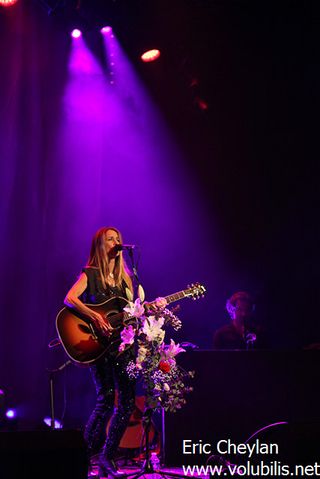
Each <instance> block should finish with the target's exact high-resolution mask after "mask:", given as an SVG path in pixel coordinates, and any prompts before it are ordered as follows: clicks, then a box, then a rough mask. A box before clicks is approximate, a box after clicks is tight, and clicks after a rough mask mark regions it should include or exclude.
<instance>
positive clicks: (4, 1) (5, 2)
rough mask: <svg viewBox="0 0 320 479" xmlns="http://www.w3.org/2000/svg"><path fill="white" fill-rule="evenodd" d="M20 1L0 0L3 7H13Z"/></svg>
mask: <svg viewBox="0 0 320 479" xmlns="http://www.w3.org/2000/svg"><path fill="white" fill-rule="evenodd" d="M17 1H18V0H0V6H2V7H11V6H12V5H14V4H15V3H17Z"/></svg>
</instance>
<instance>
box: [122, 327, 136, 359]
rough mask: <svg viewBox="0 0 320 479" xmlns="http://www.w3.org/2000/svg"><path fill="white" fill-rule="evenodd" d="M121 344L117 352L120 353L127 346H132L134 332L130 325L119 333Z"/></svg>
mask: <svg viewBox="0 0 320 479" xmlns="http://www.w3.org/2000/svg"><path fill="white" fill-rule="evenodd" d="M120 336H121V341H122V342H121V344H120V346H119V351H120V352H122V351H124V350H125V348H126V346H127V345H131V344H133V341H134V337H135V330H134V329H133V326H132V324H130V326H127V327H125V328H124V329H123V330H122V331H121V333H120Z"/></svg>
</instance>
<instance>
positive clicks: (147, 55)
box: [141, 49, 160, 63]
mask: <svg viewBox="0 0 320 479" xmlns="http://www.w3.org/2000/svg"><path fill="white" fill-rule="evenodd" d="M159 57H160V50H157V49H153V50H148V51H147V52H144V53H143V54H142V55H141V60H142V61H143V62H146V63H147V62H154V61H155V60H157V58H159Z"/></svg>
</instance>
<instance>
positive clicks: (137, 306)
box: [123, 298, 145, 318]
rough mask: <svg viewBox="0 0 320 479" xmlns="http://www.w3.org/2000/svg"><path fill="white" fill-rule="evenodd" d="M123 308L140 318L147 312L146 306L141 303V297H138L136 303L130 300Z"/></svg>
mask: <svg viewBox="0 0 320 479" xmlns="http://www.w3.org/2000/svg"><path fill="white" fill-rule="evenodd" d="M123 309H124V311H126V312H127V313H129V315H130V316H134V317H135V318H140V317H141V316H143V315H144V313H145V311H144V306H143V304H141V301H140V298H137V299H136V300H135V302H134V303H132V302H131V301H129V303H128V306H126V307H125V308H123Z"/></svg>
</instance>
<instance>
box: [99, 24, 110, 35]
mask: <svg viewBox="0 0 320 479" xmlns="http://www.w3.org/2000/svg"><path fill="white" fill-rule="evenodd" d="M100 32H101V33H105V34H107V33H111V32H112V28H111V27H108V26H106V27H103V28H101V30H100Z"/></svg>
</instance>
